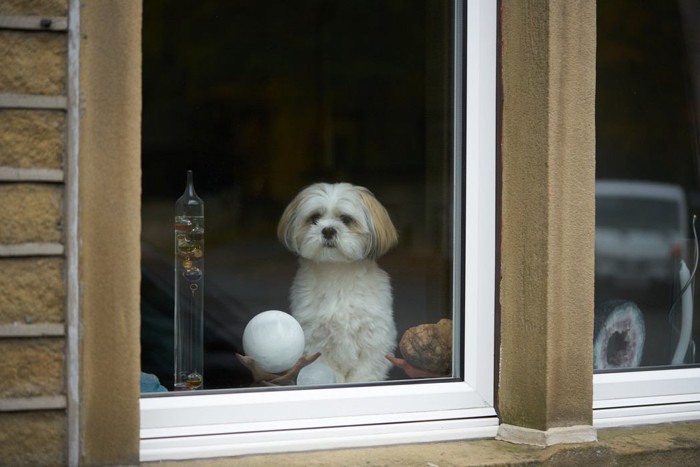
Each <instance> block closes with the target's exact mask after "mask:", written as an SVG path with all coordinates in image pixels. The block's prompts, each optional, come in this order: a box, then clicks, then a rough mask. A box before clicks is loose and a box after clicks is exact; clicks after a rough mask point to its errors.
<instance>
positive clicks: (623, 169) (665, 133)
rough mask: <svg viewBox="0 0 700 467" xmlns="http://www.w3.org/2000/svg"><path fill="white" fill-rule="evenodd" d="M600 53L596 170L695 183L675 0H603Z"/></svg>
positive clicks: (689, 185)
mask: <svg viewBox="0 0 700 467" xmlns="http://www.w3.org/2000/svg"><path fill="white" fill-rule="evenodd" d="M597 53H598V56H597V64H598V66H597V97H596V138H597V157H596V163H597V176H598V177H600V178H629V179H646V180H658V181H666V182H673V183H679V184H681V185H683V186H684V187H686V188H687V189H691V190H696V189H697V187H698V173H697V165H696V161H695V157H696V155H695V140H694V138H695V135H694V133H695V130H694V119H693V112H694V109H693V100H692V96H691V94H690V93H689V89H690V88H689V79H688V78H689V71H691V70H690V69H689V64H688V61H687V55H686V49H685V43H684V40H683V31H682V28H681V23H680V16H679V12H678V5H677V4H676V2H672V1H668V0H650V1H644V2H639V1H636V0H606V1H602V2H598V52H597ZM692 71H694V72H695V73H698V72H700V70H692Z"/></svg>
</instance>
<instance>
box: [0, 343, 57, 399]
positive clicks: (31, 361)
mask: <svg viewBox="0 0 700 467" xmlns="http://www.w3.org/2000/svg"><path fill="white" fill-rule="evenodd" d="M64 347H65V344H64V340H63V338H60V337H49V338H39V339H2V340H0V355H2V359H3V377H2V378H0V398H8V397H37V396H53V395H58V394H63V393H64V389H63V388H64V383H63V375H64V355H63V352H64Z"/></svg>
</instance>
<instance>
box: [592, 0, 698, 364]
mask: <svg viewBox="0 0 700 467" xmlns="http://www.w3.org/2000/svg"><path fill="white" fill-rule="evenodd" d="M597 8H598V55H597V63H598V65H597V97H596V115H597V116H596V139H597V141H596V144H597V155H596V165H597V168H596V171H597V174H596V176H597V184H596V258H595V260H596V281H595V287H596V292H595V300H596V311H595V313H596V316H595V322H596V326H595V335H594V339H595V341H594V366H595V368H596V369H597V370H600V371H603V370H615V371H620V370H623V369H629V368H632V369H634V368H641V367H659V366H679V365H686V366H687V365H693V364H697V363H699V362H700V360H699V358H700V357H699V356H698V353H697V351H696V343H697V342H698V339H699V338H700V314H699V313H698V311H697V310H698V306H697V305H696V304H695V302H696V301H697V299H696V295H695V285H696V276H695V272H696V268H697V254H698V248H697V240H696V239H697V235H696V233H695V225H694V217H695V215H696V214H697V213H698V212H699V209H700V191H699V188H700V187H699V181H700V172H699V170H700V153H699V151H698V148H699V144H700V141H699V139H698V136H699V135H700V127H699V126H698V122H699V121H700V119H699V117H700V113H699V111H700V4H698V3H697V2H693V1H685V0H681V1H679V2H669V1H665V0H654V1H648V2H636V1H633V0H612V1H605V2H598V7H597ZM686 287H687V288H686Z"/></svg>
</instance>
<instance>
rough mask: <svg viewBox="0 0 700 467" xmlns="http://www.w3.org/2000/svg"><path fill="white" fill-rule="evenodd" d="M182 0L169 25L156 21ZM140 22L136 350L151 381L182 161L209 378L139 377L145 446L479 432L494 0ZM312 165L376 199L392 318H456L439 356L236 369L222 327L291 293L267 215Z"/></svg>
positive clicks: (213, 5)
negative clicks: (362, 376)
mask: <svg viewBox="0 0 700 467" xmlns="http://www.w3.org/2000/svg"><path fill="white" fill-rule="evenodd" d="M161 3H162V4H161ZM178 8H182V11H178ZM151 15H153V16H151ZM169 15H172V17H170V16H169ZM157 17H160V18H162V19H163V21H162V22H158V21H155V20H154V21H153V22H151V20H150V19H149V18H157ZM184 18H188V21H186V22H185V23H184V25H183V27H180V28H178V30H179V31H181V33H179V34H178V35H177V36H174V35H172V34H165V33H163V31H161V30H159V29H158V28H160V27H167V26H169V25H172V24H174V23H176V22H183V21H184ZM149 28H153V29H149ZM144 31H145V33H144V127H143V135H144V136H143V141H144V147H143V158H144V161H143V173H144V177H143V178H144V188H143V189H144V193H143V198H144V207H143V218H144V222H143V229H144V232H143V239H144V248H143V251H144V258H143V260H142V268H143V271H144V272H143V275H144V276H143V287H144V288H143V290H142V300H143V305H142V321H143V331H142V346H143V348H142V354H143V356H144V357H143V358H144V360H143V362H142V369H143V371H144V372H148V373H152V374H156V375H157V376H158V377H159V378H160V379H161V382H162V383H163V385H164V386H165V387H166V388H168V387H171V381H168V375H169V374H171V372H172V344H171V341H172V301H171V300H168V293H170V294H172V292H169V291H170V290H172V288H171V285H168V277H170V276H172V205H173V203H174V202H175V199H176V198H177V196H179V194H180V193H181V192H182V190H183V189H184V173H185V170H186V169H188V168H192V169H193V171H194V177H195V186H196V187H197V191H198V193H199V194H200V195H201V197H202V198H203V199H204V201H205V217H206V234H207V237H206V238H207V240H206V242H207V243H206V249H205V260H206V263H205V264H206V266H205V269H204V274H205V276H206V281H207V282H206V285H205V289H211V291H212V293H211V294H210V295H207V296H205V313H206V314H207V320H206V321H205V323H207V322H208V325H209V326H210V329H209V330H207V329H206V328H205V367H204V382H205V383H204V390H202V391H191V392H187V393H181V394H167V395H155V396H154V395H144V397H143V398H142V400H141V407H142V423H141V438H142V459H143V460H155V459H163V458H189V457H207V456H223V455H232V454H249V453H255V452H274V451H289V450H303V449H312V448H314V449H317V448H323V447H342V446H358V445H365V446H366V445H373V444H391V443H400V442H411V441H431V440H435V441H437V440H448V439H460V438H465V437H477V436H493V435H494V434H495V431H496V427H497V423H498V422H497V418H496V417H495V412H494V409H493V390H494V388H493V374H494V367H493V365H494V341H493V336H494V314H493V313H494V304H493V300H494V283H493V279H494V261H495V255H494V248H495V245H494V238H495V71H496V64H495V59H496V52H495V47H496V40H495V39H496V5H495V2H490V1H481V0H479V1H477V0H473V1H468V2H465V3H464V4H463V3H462V2H459V1H458V2H454V4H452V3H451V2H443V1H433V0H429V1H412V2H399V3H396V2H316V1H300V2H288V3H281V4H278V5H275V7H274V8H269V7H268V6H267V5H264V6H263V5H257V4H254V3H253V4H251V3H250V2H228V3H226V4H225V5H224V4H221V3H220V2H195V3H193V4H192V5H189V6H183V4H182V3H179V4H178V6H174V5H172V4H167V5H166V2H149V4H147V5H145V14H144ZM166 40H167V43H166V42H165V41H166ZM175 49H176V50H177V52H178V54H177V55H173V53H174V52H173V51H174V50H175ZM180 60H183V61H184V62H183V63H181V62H179V61H180ZM465 102H466V105H465ZM318 180H326V181H331V182H335V181H341V180H342V181H351V182H353V183H355V184H358V185H363V186H367V187H368V188H370V189H371V190H372V191H373V192H374V193H375V195H376V196H377V198H378V199H379V200H380V201H381V202H382V203H383V204H384V205H385V207H386V209H387V211H389V214H390V216H391V217H392V221H393V222H394V224H395V225H396V227H397V229H398V230H399V235H400V242H399V245H398V246H397V247H396V249H395V250H394V251H393V252H391V253H389V254H387V255H386V256H385V257H383V258H380V259H379V263H380V265H381V267H382V268H384V269H385V270H387V272H388V273H389V275H390V276H391V281H392V286H393V299H394V316H395V320H396V327H397V330H398V337H400V336H401V334H402V333H403V332H405V331H406V330H407V329H409V328H410V327H412V326H414V325H417V324H423V323H435V322H437V321H438V320H439V319H442V318H448V319H451V320H452V321H453V339H452V343H453V358H452V370H451V372H450V373H449V374H447V375H443V376H442V377H438V378H427V379H414V380H411V379H410V378H408V376H407V374H405V373H403V372H402V371H401V370H400V369H398V368H393V369H392V370H391V372H390V373H389V376H388V378H387V380H385V381H381V382H376V381H373V382H367V383H361V384H354V383H353V384H336V385H321V386H314V387H309V388H300V387H285V388H279V387H271V388H257V387H251V385H250V382H251V381H250V374H249V373H248V372H246V370H245V368H242V367H240V366H238V365H237V363H236V361H235V358H234V352H235V351H240V345H239V344H238V343H237V339H238V340H239V341H240V339H241V335H242V333H243V329H244V327H245V325H246V323H247V322H248V321H249V320H250V318H251V317H252V316H253V315H254V314H255V313H257V312H259V311H262V310H265V309H270V308H276V309H280V308H281V309H283V310H284V309H285V308H286V307H287V306H288V305H287V303H288V301H287V294H288V290H289V284H291V282H292V278H293V277H294V274H295V270H296V268H297V264H296V263H297V261H296V259H295V258H294V255H293V254H291V253H289V252H287V251H285V250H284V248H283V247H282V246H281V245H280V244H279V243H278V242H277V240H276V239H275V238H274V237H275V235H274V233H275V229H276V223H277V221H278V219H279V217H280V215H281V212H282V210H283V209H284V206H285V205H286V204H287V203H288V202H289V201H290V200H291V199H292V198H293V196H294V195H295V193H296V192H297V191H298V190H299V189H301V188H302V187H303V186H305V185H307V184H308V183H311V182H314V181H318ZM173 194H174V195H173ZM231 291H233V293H228V292H231ZM217 292H218V293H217ZM285 311H286V310H285ZM217 313H218V315H217ZM206 325H207V324H205V326H206ZM206 362H209V363H206Z"/></svg>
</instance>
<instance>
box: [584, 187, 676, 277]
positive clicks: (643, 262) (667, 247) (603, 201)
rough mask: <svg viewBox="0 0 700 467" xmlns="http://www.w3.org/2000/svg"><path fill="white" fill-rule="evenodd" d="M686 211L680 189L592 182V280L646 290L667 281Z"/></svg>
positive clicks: (674, 270)
mask: <svg viewBox="0 0 700 467" xmlns="http://www.w3.org/2000/svg"><path fill="white" fill-rule="evenodd" d="M687 216H688V212H687V207H686V199H685V194H684V192H683V189H682V188H681V187H680V186H677V185H670V184H664V183H655V182H638V181H622V180H620V181H617V180H599V181H597V182H596V236H595V249H596V257H595V258H596V278H597V279H599V280H602V281H610V282H614V283H616V284H621V285H622V284H624V285H637V286H646V285H650V284H651V283H655V282H668V281H671V280H673V278H674V277H675V275H676V274H677V270H676V269H677V267H676V266H675V265H676V264H677V263H676V261H675V260H677V259H680V258H682V257H684V254H685V242H686V238H687V229H688V221H687Z"/></svg>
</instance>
